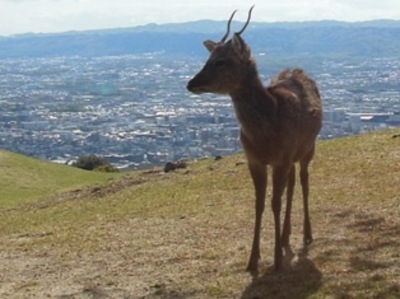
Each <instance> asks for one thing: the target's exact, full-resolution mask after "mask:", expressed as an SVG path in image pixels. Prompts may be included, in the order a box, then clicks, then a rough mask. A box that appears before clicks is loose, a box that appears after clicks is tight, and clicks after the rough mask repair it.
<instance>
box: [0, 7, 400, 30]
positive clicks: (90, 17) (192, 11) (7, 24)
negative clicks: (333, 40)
mask: <svg viewBox="0 0 400 299" xmlns="http://www.w3.org/2000/svg"><path fill="white" fill-rule="evenodd" d="M0 1H1V10H0V35H8V34H13V33H22V32H60V31H69V30H85V29H96V28H115V27H130V26H137V25H141V24H147V23H171V22H184V21H189V20H198V19H218V20H226V19H227V18H228V17H229V15H230V13H231V12H232V11H233V10H234V9H239V11H238V13H237V15H236V17H235V18H236V19H237V20H245V19H246V16H247V10H248V9H249V7H250V6H251V5H252V4H256V9H255V10H254V12H253V20H254V21H264V22H265V21H268V22H273V21H305V20H321V19H337V20H345V21H360V20H368V19H400V1H398V0H380V1H378V2H377V1H376V0H302V1H299V0H280V1H272V2H271V1H264V0H253V1H252V0H218V1H216V0H202V1H188V0H174V1H170V2H166V1H165V0H145V1H139V0H0Z"/></svg>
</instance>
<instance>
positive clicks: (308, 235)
mask: <svg viewBox="0 0 400 299" xmlns="http://www.w3.org/2000/svg"><path fill="white" fill-rule="evenodd" d="M313 156H314V146H313V148H312V150H311V151H310V153H309V154H308V155H307V156H306V157H305V158H304V159H302V160H301V161H300V181H301V188H302V193H303V206H304V230H303V234H304V237H303V241H304V245H309V244H311V243H312V242H313V237H312V230H311V221H310V213H309V204H308V199H309V193H310V190H309V173H308V166H309V164H310V162H311V160H312V158H313Z"/></svg>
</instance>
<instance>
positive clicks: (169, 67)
mask: <svg viewBox="0 0 400 299" xmlns="http://www.w3.org/2000/svg"><path fill="white" fill-rule="evenodd" d="M266 59H267V58H265V57H264V55H263V53H258V54H256V60H257V61H259V63H258V64H259V69H260V73H261V74H262V76H263V78H264V82H265V83H268V80H269V78H271V77H272V76H274V75H275V74H276V70H275V67H274V68H272V69H270V70H269V69H268V61H267V60H266ZM264 60H266V61H264ZM203 62H204V59H201V58H198V57H196V58H190V57H184V58H176V57H172V58H171V57H166V56H165V55H162V54H159V53H151V54H140V55H122V56H104V57H94V58H88V57H80V56H74V57H50V58H25V59H24V58H9V59H3V60H1V61H0V114H1V118H0V148H2V149H8V150H11V151H15V152H19V153H23V154H26V155H29V156H33V157H37V158H40V159H46V160H52V161H56V162H60V163H70V162H72V161H74V160H76V159H77V158H78V157H79V156H82V155H87V154H96V155H101V156H103V157H105V158H106V159H107V161H109V162H110V163H112V164H114V165H116V166H117V167H119V168H143V167H146V166H149V165H160V164H163V163H165V162H167V161H176V160H180V159H186V158H188V159H194V158H201V157H207V156H217V155H221V156H224V155H229V154H233V153H236V152H238V151H240V150H241V145H240V141H239V138H238V135H239V134H238V130H239V129H238V123H237V121H236V118H235V115H234V111H233V108H232V105H231V101H230V99H229V98H228V97H227V96H215V95H201V96H198V95H193V94H191V93H189V92H188V91H187V90H186V83H187V81H188V80H189V79H190V78H191V77H192V76H193V75H194V74H195V73H196V72H197V71H198V70H199V69H200V68H201V66H202V63H203ZM318 62H320V63H315V64H313V65H312V66H310V67H309V68H308V69H307V71H309V73H310V74H311V75H312V76H313V77H314V79H315V80H316V81H317V83H318V85H319V87H320V90H321V93H322V97H323V103H324V126H323V129H322V131H321V134H320V136H319V138H321V139H326V138H336V137H342V136H348V135H352V134H360V133H364V132H368V131H372V130H378V129H386V128H390V127H394V126H400V114H399V112H400V90H399V89H398V82H399V79H400V59H398V58H396V59H393V58H376V59H359V60H352V61H342V60H337V61H336V60H333V59H320V61H318ZM276 64H277V65H279V63H276ZM282 68H283V67H278V69H282Z"/></svg>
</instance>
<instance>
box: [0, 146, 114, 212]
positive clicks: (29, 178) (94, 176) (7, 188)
mask: <svg viewBox="0 0 400 299" xmlns="http://www.w3.org/2000/svg"><path fill="white" fill-rule="evenodd" d="M118 176H119V175H118V174H104V173H96V172H89V171H84V170H80V169H77V168H73V167H67V166H65V165H59V164H55V163H50V162H44V161H41V160H38V159H33V158H29V157H26V156H23V155H20V154H16V153H12V152H9V151H5V150H0V207H10V205H13V204H16V203H20V202H26V201H31V200H35V199H38V198H40V197H43V196H47V195H50V194H52V193H54V192H62V191H66V190H68V189H71V188H79V187H82V186H85V185H92V184H95V183H99V184H100V183H105V182H107V181H108V180H109V179H112V178H114V177H115V178H116V177H118Z"/></svg>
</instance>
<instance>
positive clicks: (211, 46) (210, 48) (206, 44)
mask: <svg viewBox="0 0 400 299" xmlns="http://www.w3.org/2000/svg"><path fill="white" fill-rule="evenodd" d="M203 44H204V47H206V48H207V50H208V51H210V52H212V51H214V49H215V47H216V46H217V43H216V42H213V41H212V40H209V39H208V40H206V41H204V42H203Z"/></svg>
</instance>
